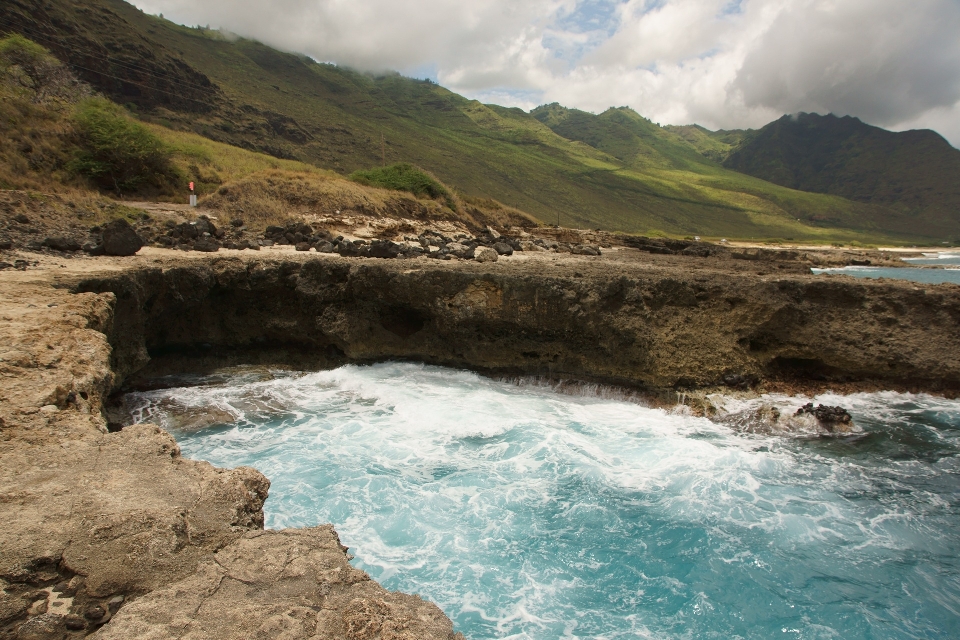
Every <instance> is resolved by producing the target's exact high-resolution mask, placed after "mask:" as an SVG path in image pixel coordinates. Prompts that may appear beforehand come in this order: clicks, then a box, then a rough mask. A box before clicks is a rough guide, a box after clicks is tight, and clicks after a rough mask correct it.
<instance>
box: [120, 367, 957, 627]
mask: <svg viewBox="0 0 960 640" xmlns="http://www.w3.org/2000/svg"><path fill="white" fill-rule="evenodd" d="M268 378H269V377H268ZM200 382H202V381H200ZM209 382H210V383H209V384H207V385H203V384H201V385H200V386H192V387H182V388H176V389H164V390H159V391H151V392H147V393H136V394H130V395H129V396H128V397H127V402H128V406H129V407H131V408H132V409H133V411H134V414H135V416H136V417H137V419H138V420H150V421H154V422H158V423H160V424H163V425H166V426H171V425H173V424H175V422H176V416H177V415H179V414H181V413H183V412H188V413H189V412H190V411H194V412H196V409H197V408H199V407H210V406H214V407H218V408H220V409H222V410H225V411H228V412H229V413H230V414H232V415H234V416H236V422H235V423H233V424H229V425H217V426H212V427H209V428H206V429H202V430H199V431H193V432H186V431H175V434H176V436H177V439H178V441H179V442H180V444H181V447H182V450H183V453H184V455H186V456H189V457H193V458H202V459H205V460H209V461H210V462H212V463H214V464H216V465H221V466H236V465H251V466H254V467H256V468H258V469H260V470H261V471H263V472H264V473H265V474H266V475H267V476H269V477H270V478H271V481H272V483H273V485H272V488H271V490H270V498H269V499H268V500H267V503H266V506H265V510H266V520H267V526H268V527H271V528H281V527H300V526H309V525H314V524H318V523H324V522H332V523H334V524H335V526H336V528H337V530H338V531H339V533H340V536H341V539H342V540H343V543H344V544H346V545H349V546H350V547H351V552H352V553H355V554H356V556H357V557H356V559H355V560H354V561H353V564H355V565H356V566H358V567H360V568H362V569H364V570H366V571H367V572H368V573H370V575H371V576H372V577H373V578H374V579H376V580H379V581H380V582H382V583H383V584H384V585H385V586H386V587H387V588H389V589H396V590H403V591H406V592H412V593H419V594H421V595H423V596H424V597H426V598H428V599H430V600H432V601H434V602H436V603H437V604H438V605H439V606H440V607H441V608H442V609H443V610H444V611H445V612H446V613H447V615H449V616H450V617H451V618H452V619H453V621H454V624H455V626H456V628H457V630H459V631H462V632H464V634H465V635H466V636H467V637H468V638H472V639H475V640H476V639H480V638H536V639H544V640H546V639H555V638H611V639H612V638H718V639H719V638H724V639H726V638H774V637H775V638H843V639H856V638H956V637H960V457H958V451H960V402H957V401H948V400H943V399H938V398H933V397H928V396H916V395H904V394H895V393H880V394H858V395H853V396H846V397H835V396H821V397H818V398H816V399H815V401H816V402H824V403H828V404H842V405H843V406H845V407H847V408H848V409H849V410H850V412H851V413H852V414H853V416H854V419H855V420H856V422H857V423H858V424H859V425H860V427H861V428H862V433H858V434H856V435H855V436H852V437H850V438H847V439H842V440H841V439H832V440H825V439H810V438H802V437H795V438H790V437H773V436H763V435H755V434H753V435H747V434H740V433H737V432H735V431H733V430H731V429H729V428H727V427H725V426H722V425H718V424H715V423H712V422H710V421H708V420H705V419H702V418H696V417H692V416H689V415H684V414H683V413H671V412H665V411H662V410H656V409H648V408H645V407H643V406H640V405H638V404H634V403H630V402H625V401H618V400H616V399H609V398H608V399H604V398H600V397H596V395H590V396H576V395H569V394H561V393H558V392H555V391H554V390H553V389H550V388H545V387H538V386H535V385H518V384H512V383H508V382H498V381H493V380H489V379H486V378H482V377H479V376H477V375H475V374H472V373H467V372H461V371H456V370H449V369H443V368H438V367H429V366H423V365H417V364H398V363H385V364H379V365H374V366H368V367H357V366H346V367H342V368H340V369H336V370H333V371H326V372H320V373H309V374H290V373H287V374H275V375H274V377H273V378H272V379H264V377H263V376H262V375H261V374H247V375H236V376H234V377H228V378H226V379H223V378H218V379H215V380H214V379H209ZM766 401H767V402H773V403H775V404H779V405H781V406H782V407H783V409H784V410H792V409H795V407H798V406H800V405H801V404H803V403H804V402H806V401H807V399H805V398H799V397H797V398H791V397H772V398H766ZM729 402H730V403H732V404H733V405H737V403H736V402H735V401H732V400H731V401H729ZM756 402H759V401H756ZM736 408H738V407H737V406H733V409H736ZM740 408H742V407H740Z"/></svg>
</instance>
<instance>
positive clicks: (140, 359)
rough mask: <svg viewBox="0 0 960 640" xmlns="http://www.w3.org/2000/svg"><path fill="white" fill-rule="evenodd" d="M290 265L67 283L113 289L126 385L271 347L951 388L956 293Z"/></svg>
mask: <svg viewBox="0 0 960 640" xmlns="http://www.w3.org/2000/svg"><path fill="white" fill-rule="evenodd" d="M287 255H288V256H291V257H289V258H285V259H280V260H264V259H260V258H249V259H247V258H245V259H240V258H230V259H214V260H209V261H191V262H189V263H173V264H170V265H166V266H158V267H153V268H141V269H131V270H127V271H124V272H123V273H122V274H117V275H111V276H109V277H98V278H91V279H85V280H83V281H81V282H79V283H77V284H76V285H75V289H76V290H77V291H83V292H96V293H104V292H112V293H114V294H115V295H116V296H117V303H116V312H117V321H116V322H115V323H114V325H113V328H112V331H111V332H110V334H109V335H110V342H111V344H113V345H114V349H115V351H114V371H116V372H117V373H118V375H120V376H125V375H127V374H129V373H130V372H132V371H134V370H136V369H138V368H140V367H141V366H143V365H144V364H145V363H146V362H147V360H148V358H149V355H150V354H154V355H159V354H171V353H173V354H178V355H180V356H187V357H190V356H203V357H211V356H216V355H217V354H221V355H228V354H231V353H232V354H234V355H236V354H237V353H238V352H239V353H241V354H245V356H246V357H255V355H254V354H256V353H257V352H263V351H269V350H275V351H276V350H279V351H280V352H281V353H282V352H283V351H286V352H293V353H296V354H297V355H298V357H308V358H309V357H313V358H315V359H316V361H317V362H319V363H323V364H328V363H337V362H344V361H354V362H356V361H375V360H382V359H388V358H399V359H414V360H419V361H424V362H429V363H434V364H442V365H449V366H456V367H467V368H471V369H476V370H479V371H483V372H488V373H493V374H506V375H541V376H549V377H554V378H575V379H581V380H592V381H598V382H604V383H611V384H619V385H627V386H631V387H640V388H645V389H650V390H663V389H678V388H694V387H702V386H713V385H724V384H727V385H732V386H743V385H744V384H745V383H752V382H757V381H763V380H784V379H785V380H794V381H798V382H804V381H834V382H857V381H859V382H865V381H872V382H875V383H878V384H880V385H881V386H883V385H886V386H900V387H911V388H922V389H926V390H934V391H944V390H955V389H958V388H960V362H957V361H956V359H955V358H954V357H952V354H956V353H960V332H958V331H957V326H958V323H960V287H956V286H953V285H941V286H918V285H915V283H909V282H903V281H870V280H854V279H852V278H847V277H838V278H833V277H824V276H812V275H810V274H809V272H804V271H805V269H804V270H800V271H791V270H790V269H787V270H785V271H784V270H779V269H777V268H776V267H777V265H773V266H772V267H771V266H770V265H764V266H760V267H758V266H757V265H745V266H740V265H734V266H731V264H732V263H735V262H737V261H729V260H728V261H710V260H699V259H690V258H677V259H674V260H673V261H672V262H671V261H668V260H659V261H654V262H640V263H638V262H633V261H627V260H623V259H617V258H616V257H612V258H608V259H606V260H600V261H597V260H582V259H577V258H575V257H570V258H567V259H565V260H560V261H557V260H548V259H541V260H535V259H524V260H516V261H511V262H501V263H498V264H497V265H495V266H490V265H480V264H475V263H464V262H460V263H440V262H438V261H428V260H416V261H386V260H351V259H344V258H337V257H327V256H324V257H322V258H318V257H313V258H311V257H308V256H309V254H308V256H305V257H303V258H300V257H298V256H295V255H293V254H289V253H288V254H287ZM758 271H759V272H758ZM281 357H282V356H281Z"/></svg>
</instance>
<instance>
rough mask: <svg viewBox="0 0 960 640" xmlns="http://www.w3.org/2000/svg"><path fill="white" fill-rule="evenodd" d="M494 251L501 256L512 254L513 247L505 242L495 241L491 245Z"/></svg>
mask: <svg viewBox="0 0 960 640" xmlns="http://www.w3.org/2000/svg"><path fill="white" fill-rule="evenodd" d="M493 249H494V251H496V252H497V253H498V254H499V255H501V256H512V255H513V247H511V246H510V245H509V244H507V243H506V242H497V243H496V244H494V245H493Z"/></svg>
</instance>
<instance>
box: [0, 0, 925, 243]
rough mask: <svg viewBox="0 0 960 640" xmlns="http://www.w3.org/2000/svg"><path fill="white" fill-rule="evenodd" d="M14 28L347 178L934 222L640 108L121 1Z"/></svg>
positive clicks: (716, 209)
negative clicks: (783, 181) (736, 167)
mask: <svg viewBox="0 0 960 640" xmlns="http://www.w3.org/2000/svg"><path fill="white" fill-rule="evenodd" d="M0 30H3V31H17V32H22V33H23V34H25V35H27V36H29V37H31V38H33V39H35V40H36V41H38V42H40V43H41V44H43V45H45V46H47V47H48V48H50V49H51V50H52V51H53V52H54V53H55V54H57V55H58V56H59V57H60V58H61V59H62V60H64V61H65V62H67V63H68V64H70V65H71V67H72V69H73V71H74V72H75V73H76V74H77V75H78V76H79V77H80V78H82V79H83V80H85V81H86V82H89V83H90V84H92V85H93V86H94V87H96V88H97V89H99V90H100V91H103V92H104V93H106V94H107V95H108V96H110V97H111V98H112V99H113V100H114V101H116V102H118V103H120V104H124V105H128V107H129V108H130V109H131V110H132V111H134V112H135V113H136V114H137V116H138V117H139V118H140V119H141V120H142V121H144V122H147V123H152V124H153V125H160V126H163V127H166V128H170V129H175V130H179V131H181V132H192V133H195V134H198V135H200V136H203V137H205V138H207V139H209V140H213V141H217V142H221V143H224V144H226V145H231V146H234V147H241V148H245V149H248V150H251V151H256V152H260V153H264V154H268V155H270V156H273V157H274V158H281V159H287V160H290V161H298V162H302V163H305V164H308V165H312V166H317V167H322V168H325V169H329V170H332V171H335V172H337V173H340V174H343V175H346V174H350V173H352V172H354V171H357V170H363V169H370V168H371V167H376V166H379V165H380V164H381V163H382V162H383V161H384V160H385V162H386V163H387V164H394V163H397V162H407V163H411V164H415V165H418V166H420V167H423V168H424V169H426V170H428V171H430V172H432V173H433V174H435V175H436V176H437V177H438V178H439V179H440V180H442V181H443V182H444V183H446V184H447V185H450V186H452V187H454V188H456V189H457V190H458V191H459V192H461V193H462V194H464V195H466V196H468V197H492V198H496V199H497V200H499V201H501V202H504V203H506V204H507V205H510V206H513V207H516V208H518V209H522V210H525V211H528V212H530V213H532V214H534V215H536V216H537V217H539V218H540V219H541V220H543V221H545V222H550V223H553V222H556V221H557V220H559V222H560V223H561V224H563V225H565V226H571V227H576V226H580V227H589V228H594V227H601V228H605V229H610V230H621V231H627V232H640V233H666V234H699V235H702V236H727V237H745V238H749V237H754V238H763V237H783V238H795V239H798V240H799V239H809V240H823V239H849V240H871V239H873V240H879V239H889V238H900V239H902V240H909V239H916V238H919V237H921V236H923V235H924V234H925V233H927V229H925V228H923V227H921V226H918V225H916V224H913V223H912V220H911V219H910V217H909V215H907V214H906V213H904V212H900V211H897V210H894V209H891V208H889V207H887V206H885V205H878V204H865V203H855V202H851V201H849V200H846V199H844V198H841V197H837V196H830V195H819V194H810V193H803V192H798V191H793V190H791V189H787V188H784V187H781V186H777V185H773V184H770V183H769V182H765V181H763V180H760V179H756V178H752V177H748V176H744V175H742V174H739V173H736V172H734V171H730V170H727V169H724V168H723V167H721V166H720V165H719V164H717V163H716V162H714V161H711V160H710V159H708V158H706V157H704V155H703V154H701V153H700V152H699V151H698V147H697V145H696V144H693V143H691V142H690V141H689V140H687V139H685V137H684V136H682V135H679V134H678V133H677V132H675V131H671V130H670V129H668V128H661V127H658V126H656V125H654V124H652V123H650V122H649V121H645V120H644V119H643V118H640V116H638V115H637V114H635V113H634V112H632V111H630V110H628V109H613V110H610V111H608V112H606V113H604V114H602V115H601V116H593V115H592V114H584V113H583V112H575V111H568V112H567V113H566V115H564V114H563V113H560V112H558V113H555V114H554V115H556V116H557V117H556V120H557V121H556V122H554V121H553V120H551V118H549V117H548V118H543V117H542V116H543V115H544V114H543V113H537V114H527V113H525V112H523V111H522V110H519V109H507V108H503V107H497V106H494V105H483V104H480V103H479V102H476V101H471V100H468V99H466V98H464V97H462V96H459V95H456V94H454V93H452V92H450V91H448V90H446V89H444V88H442V87H439V86H437V85H436V84H433V83H430V82H427V81H418V80H413V79H409V78H404V77H401V76H399V75H396V74H386V75H381V76H372V75H368V74H362V73H357V72H354V71H351V70H349V69H345V68H341V67H337V66H334V65H329V64H318V63H316V62H313V61H312V60H309V59H307V58H305V57H302V56H298V55H294V54H288V53H283V52H279V51H276V50H274V49H271V48H269V47H266V46H264V45H262V44H260V43H257V42H254V41H251V40H246V39H242V38H239V39H238V38H232V37H229V38H228V37H225V36H224V35H223V34H220V33H219V32H215V31H209V30H204V29H196V28H187V27H183V26H178V25H175V24H173V23H171V22H169V21H166V20H163V19H160V18H157V17H154V16H150V15H146V14H144V13H142V12H141V11H139V10H138V9H136V8H134V7H132V6H131V5H129V4H126V3H124V2H122V1H121V0H87V1H85V2H83V3H75V2H70V1H68V0H49V1H46V0H44V1H40V0H5V2H4V3H3V4H2V6H0ZM549 109H550V108H548V111H549ZM553 111H556V109H554V110H553ZM553 111H550V112H551V113H553ZM551 117H552V116H551ZM721 143H723V141H722V140H721ZM701 146H702V145H701ZM184 153H185V154H186V155H189V154H188V153H187V152H186V151H184ZM180 164H181V166H182V165H183V164H184V163H183V162H181V163H180ZM193 164H194V165H195V166H196V169H197V170H193V169H191V168H190V167H191V163H186V167H185V170H186V171H187V172H188V174H189V175H190V177H193V178H195V179H196V181H198V182H200V184H201V187H202V188H203V189H212V188H213V187H214V186H215V185H216V184H217V181H218V180H222V179H223V175H221V174H222V171H221V170H216V175H214V174H213V173H201V171H200V170H201V169H203V167H202V166H201V163H193ZM219 164H220V166H223V163H219ZM223 171H226V169H224V170H223ZM930 235H933V234H930Z"/></svg>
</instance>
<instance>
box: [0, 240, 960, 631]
mask: <svg viewBox="0 0 960 640" xmlns="http://www.w3.org/2000/svg"><path fill="white" fill-rule="evenodd" d="M235 256H236V257H216V258H209V257H202V258H200V257H191V258H185V257H182V255H178V253H176V252H162V251H159V252H154V253H152V254H148V255H146V256H137V257H134V258H96V259H93V258H89V259H71V260H67V259H62V258H49V257H44V256H39V255H38V256H37V259H36V260H35V261H33V262H32V263H31V265H32V266H30V267H29V269H27V270H25V271H17V270H7V271H3V272H0V285H2V286H0V310H2V311H0V376H2V379H3V385H2V387H0V504H2V505H3V514H4V516H5V526H4V527H3V528H2V529H0V589H2V593H0V638H18V639H23V640H25V639H27V638H56V639H57V640H62V639H63V638H66V637H75V636H81V635H83V634H88V633H95V634H96V635H97V636H98V637H103V638H131V637H149V638H174V637H176V638H236V637H264V638H268V637H269V638H279V637H283V638H410V639H413V638H418V639H419V638H444V639H448V638H451V637H452V635H453V631H452V625H451V623H450V621H449V620H448V619H447V618H446V617H445V616H444V615H443V613H442V612H441V611H440V610H439V609H438V608H437V607H436V606H434V605H432V604H430V603H427V602H424V601H423V600H421V599H419V598H417V597H415V596H407V595H403V594H396V593H389V592H386V591H385V590H383V589H382V588H381V587H380V586H379V585H377V584H376V583H374V582H372V581H370V579H369V577H368V576H366V574H364V573H363V572H361V571H358V570H356V569H354V568H352V567H351V566H350V565H349V564H348V561H347V555H346V553H345V552H346V550H345V548H344V547H342V546H341V545H340V542H339V540H338V539H337V536H336V533H335V531H333V529H332V528H331V527H317V528H313V529H307V530H295V531H279V532H277V531H263V530H262V527H263V511H262V507H263V504H264V501H265V499H266V498H267V492H268V488H269V481H268V480H267V479H266V478H265V477H264V476H263V475H262V474H260V473H259V472H257V471H255V470H253V469H245V468H240V469H235V470H224V469H216V468H214V467H212V466H210V465H209V464H206V463H203V462H196V461H191V460H185V459H183V458H181V457H180V454H179V449H178V447H177V444H176V442H175V441H174V439H173V438H172V437H171V436H170V435H169V434H167V433H165V432H164V431H162V430H160V429H158V428H156V427H154V426H150V425H140V426H136V427H126V428H124V429H122V430H120V431H115V432H109V430H108V428H107V426H108V425H107V422H106V420H105V419H104V418H103V417H102V415H101V410H102V408H103V406H104V402H105V400H106V398H107V397H108V396H109V394H110V393H111V392H112V391H113V390H115V389H117V388H118V387H119V385H120V384H121V383H122V382H123V380H125V379H129V378H130V376H133V375H134V374H136V373H137V371H138V370H140V369H142V368H143V367H144V366H145V365H147V364H148V362H149V361H150V360H151V358H153V359H154V362H161V363H162V362H166V363H167V365H166V366H168V367H174V368H176V367H185V366H188V365H192V364H196V363H197V362H200V363H201V364H204V365H207V364H216V363H218V362H225V361H233V362H243V361H248V362H257V361H260V362H263V361H267V360H272V361H275V362H282V363H288V364H289V363H293V364H302V365H306V366H329V365H333V364H337V363H341V362H347V361H355V362H364V361H374V360H381V359H386V358H404V359H416V360H421V361H426V362H432V363H437V364H446V365H451V366H458V367H469V368H472V369H477V370H481V371H485V372H489V373H494V374H507V375H542V376H550V377H554V378H572V379H580V380H595V381H601V382H606V383H615V384H620V385H629V386H632V387H635V388H637V387H639V388H643V389H647V390H665V389H667V390H674V389H679V388H691V387H696V386H702V385H718V384H719V385H727V386H731V387H743V386H745V385H750V384H770V383H772V382H776V381H778V380H787V381H795V382H796V383H798V384H809V383H811V382H817V381H819V382H820V383H829V384H839V383H847V384H858V385H865V386H866V385H872V386H881V387H898V386H899V387H911V388H916V389H919V390H928V391H942V392H946V393H954V392H955V391H956V390H957V389H958V388H960V363H958V362H957V360H956V357H955V355H956V354H957V353H960V331H957V325H958V321H960V287H957V286H953V285H938V286H919V285H915V284H913V283H909V282H893V281H867V280H853V279H851V278H847V277H836V278H834V277H815V276H811V275H809V273H806V272H805V268H802V267H796V266H795V265H791V264H790V263H776V262H773V261H745V260H719V259H713V258H709V257H708V258H703V257H685V256H684V257H681V256H655V255H648V254H640V253H639V252H636V251H633V250H621V251H612V252H610V254H609V255H604V256H602V257H591V258H585V257H580V256H569V257H559V256H553V255H549V256H548V255H541V256H540V257H537V258H536V259H533V258H527V257H524V256H514V257H512V258H510V259H503V260H501V261H499V262H497V263H489V264H478V263H476V262H454V261H450V262H442V261H437V260H427V259H416V260H375V259H355V258H343V257H339V256H335V255H319V256H318V255H317V254H295V253H293V252H281V251H277V252H267V251H264V252H261V253H259V254H256V255H252V256H242V255H239V254H235Z"/></svg>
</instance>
